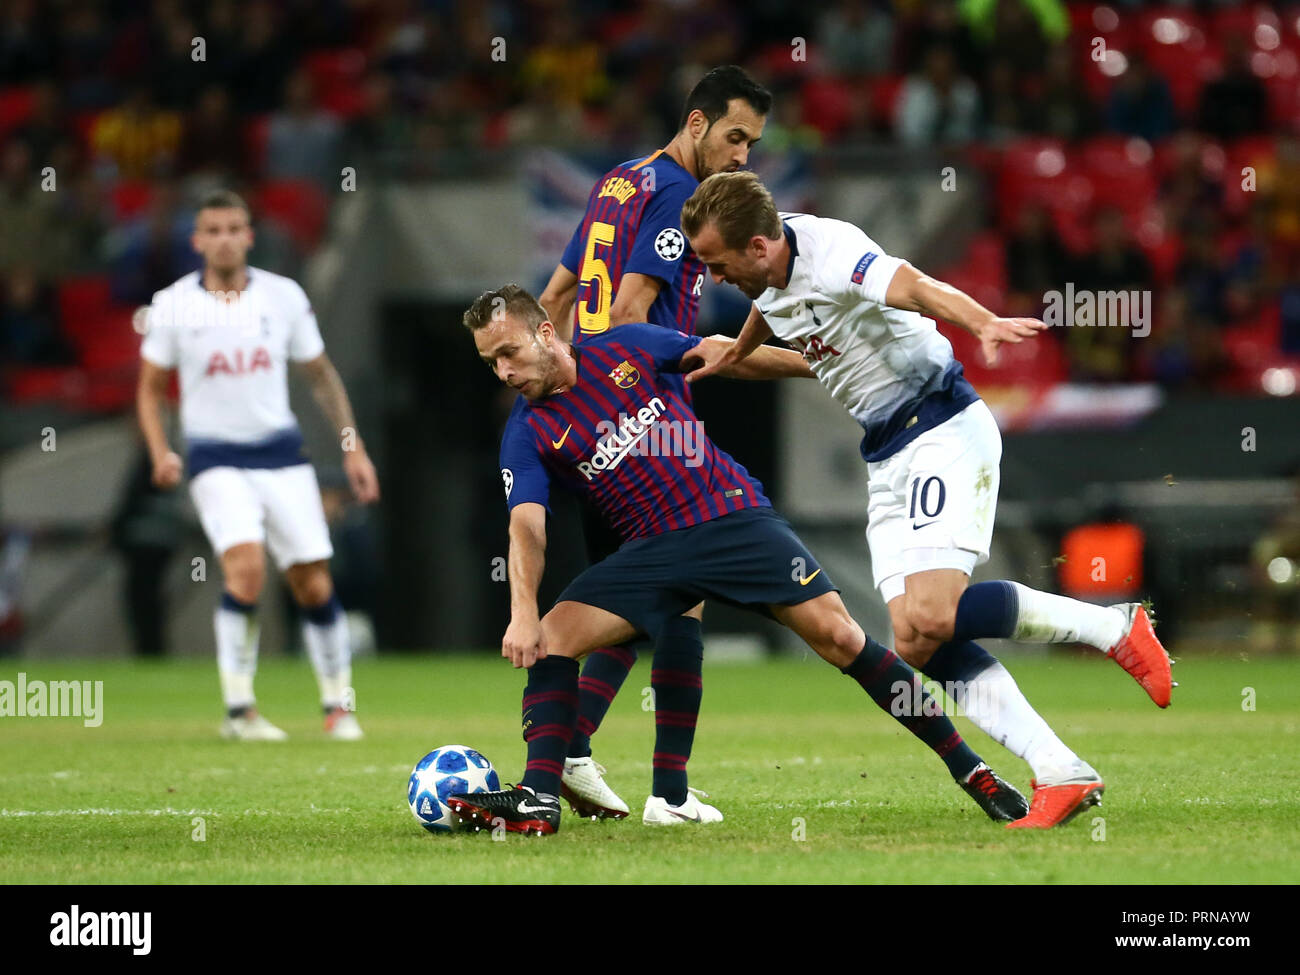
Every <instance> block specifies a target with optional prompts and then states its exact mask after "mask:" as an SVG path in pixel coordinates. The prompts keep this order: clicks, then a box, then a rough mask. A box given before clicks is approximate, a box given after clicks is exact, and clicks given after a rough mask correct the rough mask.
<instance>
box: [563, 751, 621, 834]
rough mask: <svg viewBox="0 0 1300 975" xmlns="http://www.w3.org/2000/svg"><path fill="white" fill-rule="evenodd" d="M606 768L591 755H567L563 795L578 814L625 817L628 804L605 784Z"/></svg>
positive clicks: (589, 816)
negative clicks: (584, 756) (577, 756)
mask: <svg viewBox="0 0 1300 975" xmlns="http://www.w3.org/2000/svg"><path fill="white" fill-rule="evenodd" d="M604 776H605V767H604V766H603V765H600V764H599V763H597V762H596V761H594V760H593V759H592V758H591V757H590V756H588V757H587V758H566V759H565V760H564V774H563V775H562V776H560V795H562V796H564V798H565V799H567V800H568V802H569V808H570V809H572V810H573V812H574V814H575V815H577V816H581V817H583V818H584V819H623V818H624V817H625V816H626V815H627V814H628V812H629V810H628V808H627V803H626V802H624V801H623V800H622V799H620V798H619V797H618V794H617V793H616V792H615V791H614V790H613V789H611V788H610V787H609V786H608V785H606V784H605V778H604Z"/></svg>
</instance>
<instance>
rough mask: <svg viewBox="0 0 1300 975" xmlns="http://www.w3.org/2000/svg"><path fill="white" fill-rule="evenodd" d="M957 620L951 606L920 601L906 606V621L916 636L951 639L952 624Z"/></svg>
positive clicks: (929, 638) (942, 639)
mask: <svg viewBox="0 0 1300 975" xmlns="http://www.w3.org/2000/svg"><path fill="white" fill-rule="evenodd" d="M956 621H957V612H956V609H955V608H954V607H952V606H942V605H936V604H932V603H931V604H926V603H922V604H920V605H918V606H910V607H908V612H907V622H908V625H909V626H910V627H911V628H912V629H913V630H914V631H915V633H916V635H917V636H920V637H924V638H925V639H927V640H938V641H940V642H943V641H945V640H950V639H952V632H953V625H954V624H955V623H956Z"/></svg>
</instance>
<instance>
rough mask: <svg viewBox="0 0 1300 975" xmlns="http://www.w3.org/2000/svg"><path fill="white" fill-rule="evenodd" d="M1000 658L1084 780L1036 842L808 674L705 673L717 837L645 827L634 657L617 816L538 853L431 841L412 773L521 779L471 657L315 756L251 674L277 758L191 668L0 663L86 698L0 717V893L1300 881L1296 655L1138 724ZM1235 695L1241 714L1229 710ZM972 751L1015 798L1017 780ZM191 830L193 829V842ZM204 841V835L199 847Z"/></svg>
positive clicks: (579, 828)
mask: <svg viewBox="0 0 1300 975" xmlns="http://www.w3.org/2000/svg"><path fill="white" fill-rule="evenodd" d="M1007 662H1008V664H1009V666H1010V668H1011V670H1012V672H1013V673H1014V674H1015V675H1016V677H1017V679H1018V680H1019V682H1020V685H1021V687H1022V688H1023V689H1024V690H1025V692H1026V693H1027V695H1028V697H1029V699H1030V701H1031V702H1033V703H1034V705H1035V706H1036V707H1037V708H1038V710H1039V711H1040V713H1042V714H1043V715H1044V716H1045V717H1046V718H1047V719H1048V721H1049V722H1051V723H1052V724H1053V726H1054V727H1055V729H1056V730H1057V732H1058V733H1059V734H1060V735H1061V736H1062V738H1064V739H1065V741H1066V743H1067V744H1070V745H1071V746H1072V747H1073V748H1074V749H1075V750H1076V751H1078V752H1079V753H1080V754H1081V755H1082V756H1083V757H1085V758H1086V759H1088V760H1089V761H1091V762H1092V763H1093V764H1094V765H1095V766H1096V767H1097V769H1098V770H1099V771H1100V772H1101V773H1102V775H1103V776H1104V778H1105V779H1106V783H1107V792H1106V797H1105V802H1104V803H1103V805H1102V806H1101V807H1100V809H1099V810H1089V811H1088V812H1086V813H1085V814H1084V815H1082V816H1080V817H1079V818H1077V819H1076V820H1075V821H1074V822H1072V823H1070V824H1068V825H1066V826H1064V827H1062V828H1059V829H1056V830H1052V831H1050V832H1020V831H1015V832H1009V831H1007V830H1004V829H1002V828H1001V827H1000V826H999V825H996V824H993V823H991V822H989V821H988V820H986V819H985V818H984V817H983V815H982V814H981V813H980V812H979V811H978V810H977V809H976V808H975V806H974V805H973V804H972V803H971V801H970V800H969V799H968V798H967V797H966V796H965V795H964V794H963V793H962V792H960V791H959V790H958V788H957V787H956V786H955V785H954V784H953V783H952V782H951V780H950V779H948V778H947V776H946V774H945V771H944V769H943V766H942V764H941V763H940V762H939V761H938V760H937V759H936V758H934V757H933V756H932V755H931V754H930V753H929V752H928V751H927V750H926V749H925V748H924V747H923V746H921V745H920V744H919V743H918V742H916V741H914V740H913V739H912V738H911V737H910V736H908V735H906V734H905V733H903V732H902V731H901V729H899V728H898V726H897V725H896V724H895V723H894V722H893V721H892V720H890V719H888V718H887V717H886V716H885V715H883V714H881V713H880V712H879V711H878V710H877V709H876V708H875V707H874V706H873V705H872V704H871V703H870V702H869V701H868V700H867V698H866V696H865V695H864V694H862V692H861V691H860V690H858V688H857V685H856V684H854V683H853V682H852V681H850V680H848V679H847V678H845V677H843V676H841V675H839V674H838V673H836V672H835V671H834V670H833V669H832V668H830V667H829V666H827V665H825V664H823V663H821V662H820V661H818V660H816V658H811V657H810V658H808V659H803V660H799V659H788V658H784V659H781V660H774V661H771V662H764V663H748V664H738V663H736V664H727V663H717V664H713V663H708V664H706V667H705V692H704V710H703V714H702V716H701V723H700V728H699V733H698V736H697V739H696V743H695V753H694V757H693V759H692V762H691V781H692V783H693V784H695V785H696V786H699V787H701V788H703V789H705V790H707V791H708V792H709V793H710V795H711V796H712V799H711V801H712V802H714V803H715V804H717V805H718V806H719V808H721V809H722V811H723V812H724V814H725V815H726V822H724V823H722V824H720V825H718V826H713V827H708V828H690V827H674V828H670V829H659V830H655V829H652V828H649V827H644V826H642V825H641V823H640V818H639V814H640V805H641V803H642V801H643V800H644V798H645V796H646V794H647V793H648V792H649V784H650V761H649V760H650V752H651V744H652V741H653V731H654V727H653V720H652V719H653V715H651V714H649V713H646V712H644V711H643V710H642V701H643V695H642V687H643V686H645V685H648V683H649V662H648V661H647V660H642V661H641V662H639V663H638V665H637V668H636V669H635V670H634V671H633V672H632V675H631V677H630V678H629V679H628V684H627V685H626V687H625V688H624V691H623V693H622V694H621V695H620V697H619V699H618V700H617V701H616V702H615V704H614V707H613V709H612V711H611V713H610V717H609V719H608V721H607V723H606V725H605V727H604V728H603V729H602V731H601V732H600V734H599V735H598V736H597V738H596V758H597V759H598V760H599V761H601V762H603V763H604V764H605V765H606V766H607V767H608V768H609V781H610V783H611V785H613V786H614V788H615V789H616V790H617V791H619V792H620V794H622V796H623V797H624V798H625V799H626V800H628V803H629V805H630V806H631V807H632V809H633V814H632V817H631V818H629V819H627V820H625V821H623V822H589V821H580V820H578V819H577V818H576V817H574V816H572V815H571V814H569V813H568V811H567V807H566V813H565V819H564V822H563V824H562V826H561V830H560V832H559V834H558V835H556V836H553V837H548V838H545V839H538V838H535V837H521V836H509V837H504V838H503V841H494V840H493V839H491V838H490V836H489V835H488V834H487V833H482V834H478V835H473V834H463V835H461V834H457V835H437V836H435V835H430V834H428V833H426V832H424V830H422V829H420V828H419V826H418V825H417V824H416V822H415V820H414V819H413V818H412V816H411V814H410V812H409V810H408V809H407V806H406V796H405V789H406V779H407V775H408V773H409V771H410V768H411V766H412V765H413V764H414V763H415V761H416V760H417V759H419V758H420V756H421V755H423V754H424V753H425V752H427V751H429V750H430V749H432V748H434V747H436V746H438V745H444V744H452V743H457V744H466V745H470V746H473V747H475V748H478V749H479V750H481V751H483V752H484V753H485V754H486V755H488V756H489V757H490V758H491V759H492V760H493V762H494V763H495V764H496V766H497V769H498V771H499V772H500V774H501V777H502V780H503V781H506V780H513V777H514V776H516V775H518V774H519V772H520V770H521V768H522V765H523V756H524V750H523V744H522V742H521V740H520V736H519V730H518V728H519V712H518V703H519V698H520V694H521V691H522V687H523V675H522V674H521V673H519V672H516V671H513V670H512V669H511V668H510V667H509V665H508V664H507V663H505V662H504V661H502V660H501V659H500V658H499V657H497V656H495V655H494V654H491V653H484V654H481V655H474V656H469V655H466V656H436V657H435V656H428V657H419V658H416V657H399V658H388V659H383V658H381V659H370V660H362V661H360V662H358V664H357V667H356V671H355V674H354V678H355V680H354V683H355V685H356V688H357V700H358V707H359V717H360V718H361V721H362V724H363V727H364V728H365V730H366V733H367V736H366V738H365V740H364V741H361V742H352V743H348V742H332V741H326V740H324V739H323V738H322V737H321V732H320V722H319V716H318V708H317V707H316V705H315V686H314V682H313V680H312V678H311V674H310V670H309V668H308V665H307V663H306V661H305V660H301V661H294V660H275V661H267V662H266V663H264V665H263V667H262V671H261V673H260V674H259V677H258V693H259V698H260V704H261V707H262V710H263V712H264V713H266V714H267V715H268V716H269V717H270V718H271V719H272V720H273V721H275V722H277V723H278V724H280V725H281V726H282V727H284V728H285V729H286V730H287V731H288V732H289V733H290V736H291V737H290V740H289V741H288V742H286V743H282V744H275V743H266V744H238V743H231V742H225V741H222V740H220V739H219V738H218V737H217V727H218V724H219V720H220V706H219V698H218V693H217V678H216V672H215V667H214V666H213V665H212V664H210V663H200V662H197V661H196V662H178V663H161V664H128V663H111V664H106V663H91V662H84V663H77V662H68V663H60V664H57V665H54V664H37V663H35V662H29V663H27V664H24V663H22V662H20V661H6V662H5V664H4V668H3V670H2V671H0V679H3V680H10V681H13V680H15V679H16V676H17V673H18V671H20V670H21V671H24V672H25V673H26V674H27V678H28V680H29V681H30V680H35V679H44V680H60V679H77V680H102V681H103V682H104V692H103V693H104V716H103V724H102V725H101V726H100V727H97V728H87V727H84V726H83V724H82V722H81V721H80V720H79V719H75V718H31V717H3V718H0V754H3V756H4V760H3V764H2V766H0V862H3V864H4V869H3V871H0V877H3V879H4V880H5V881H7V882H10V883H33V882H34V883H76V884H84V883H217V882H220V883H280V882H307V883H316V882H321V883H350V882H363V883H365V882H372V883H373V882H384V883H387V882H397V883H442V882H453V883H454V882H469V883H483V882H487V883H491V882H512V883H528V884H533V883H546V882H552V881H555V882H571V883H573V882H576V883H583V882H630V883H639V882H666V883H673V882H752V883H767V882H775V883H799V882H833V883H838V882H846V883H877V882H880V883H910V882H921V883H1021V882H1024V883H1092V884H1103V883H1104V884H1122V883H1216V884H1218V883H1278V882H1294V880H1295V864H1296V863H1297V862H1300V835H1298V834H1300V828H1298V824H1300V763H1297V762H1296V760H1295V755H1296V754H1297V751H1298V750H1300V749H1298V747H1297V746H1300V700H1297V696H1296V694H1295V689H1296V688H1297V687H1300V660H1296V659H1288V658H1268V659H1252V660H1244V659H1237V658H1234V657H1226V656H1225V657H1217V658H1199V659H1198V658H1188V659H1185V660H1182V661H1181V662H1180V663H1179V665H1178V667H1177V668H1176V669H1175V676H1176V677H1177V678H1178V679H1179V681H1180V682H1181V684H1182V686H1181V687H1179V688H1178V689H1177V690H1175V692H1174V704H1173V707H1171V708H1170V709H1169V710H1168V711H1163V712H1162V711H1159V710H1158V709H1157V708H1156V707H1155V706H1154V705H1152V704H1151V703H1150V702H1149V701H1148V700H1147V698H1146V696H1145V695H1144V694H1143V693H1142V691H1141V690H1140V689H1139V688H1138V687H1137V685H1136V684H1134V683H1133V681H1132V680H1130V679H1129V677H1128V676H1127V675H1125V674H1124V673H1123V672H1122V671H1120V670H1119V669H1118V668H1117V667H1116V666H1115V665H1114V664H1113V663H1111V662H1109V661H1107V660H1105V659H1103V658H1101V657H1100V656H1097V655H1090V656H1077V655H1072V654H1058V655H1054V656H1047V655H1037V654H1034V655H1028V654H1027V655H1024V656H1020V657H1015V658H1009V659H1008V661H1007ZM1244 688H1254V698H1255V700H1254V706H1255V709H1254V710H1253V711H1251V710H1243V707H1242V703H1243V700H1244V697H1243V689H1244ZM958 725H959V728H960V729H961V731H962V733H963V734H964V735H965V736H966V738H967V740H968V741H969V742H970V743H971V744H972V745H973V746H974V747H975V749H976V751H978V752H980V753H981V755H983V756H984V757H985V758H986V759H987V760H988V761H989V762H990V764H992V765H993V766H994V768H996V769H998V770H999V771H1000V772H1002V774H1003V775H1005V776H1007V777H1008V778H1010V779H1011V780H1012V781H1014V782H1016V783H1017V784H1018V785H1019V786H1021V788H1023V789H1024V790H1025V791H1026V792H1028V779H1029V771H1028V768H1027V767H1026V766H1025V765H1024V764H1023V763H1022V762H1020V761H1019V760H1017V759H1015V758H1014V757H1012V756H1011V755H1010V754H1009V753H1008V752H1006V751H1005V750H1003V749H1002V748H1001V747H999V746H998V745H996V744H994V743H993V742H992V741H990V740H989V739H988V738H987V737H985V736H984V735H983V734H981V733H980V732H978V731H976V730H975V729H974V728H973V727H972V726H971V725H970V724H969V723H968V722H966V720H965V719H959V721H958ZM196 818H197V819H201V820H202V823H201V824H199V823H196V821H195V820H196ZM200 833H201V834H202V836H203V839H201V840H199V839H196V835H198V834H200Z"/></svg>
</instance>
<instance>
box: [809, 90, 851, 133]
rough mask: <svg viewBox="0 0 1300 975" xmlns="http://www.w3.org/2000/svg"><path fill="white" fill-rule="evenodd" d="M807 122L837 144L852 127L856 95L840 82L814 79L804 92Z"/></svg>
mask: <svg viewBox="0 0 1300 975" xmlns="http://www.w3.org/2000/svg"><path fill="white" fill-rule="evenodd" d="M799 94H800V98H801V100H802V102H803V119H804V121H805V122H807V123H808V124H809V125H811V126H812V127H813V128H815V129H817V130H818V131H819V132H820V133H821V134H822V137H823V138H825V139H826V140H828V141H830V140H834V139H835V138H837V137H838V136H839V135H840V133H842V132H843V131H844V130H845V129H846V128H847V127H848V125H849V121H850V119H851V117H852V102H853V93H852V91H851V90H850V87H849V84H848V82H846V81H843V80H842V79H839V78H830V77H821V78H811V79H809V80H808V81H807V82H805V83H804V86H803V88H802V89H801V90H800V93H799Z"/></svg>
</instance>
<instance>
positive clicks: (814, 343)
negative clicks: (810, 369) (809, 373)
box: [794, 335, 840, 362]
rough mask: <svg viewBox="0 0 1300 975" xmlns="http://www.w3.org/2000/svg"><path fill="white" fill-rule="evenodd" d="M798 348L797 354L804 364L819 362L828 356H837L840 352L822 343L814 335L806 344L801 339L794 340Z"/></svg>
mask: <svg viewBox="0 0 1300 975" xmlns="http://www.w3.org/2000/svg"><path fill="white" fill-rule="evenodd" d="M794 342H795V343H796V344H797V345H798V346H799V352H800V354H801V355H803V357H804V361H806V362H821V361H822V360H823V359H825V358H826V357H827V356H828V355H839V354H840V350H839V349H837V348H835V346H833V345H830V344H828V343H826V342H823V341H822V340H821V338H820V337H819V336H816V335H814V336H813V337H812V338H810V339H808V340H807V341H806V342H805V341H804V340H803V339H801V338H796V339H794Z"/></svg>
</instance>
